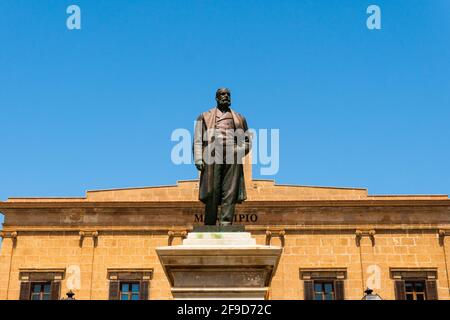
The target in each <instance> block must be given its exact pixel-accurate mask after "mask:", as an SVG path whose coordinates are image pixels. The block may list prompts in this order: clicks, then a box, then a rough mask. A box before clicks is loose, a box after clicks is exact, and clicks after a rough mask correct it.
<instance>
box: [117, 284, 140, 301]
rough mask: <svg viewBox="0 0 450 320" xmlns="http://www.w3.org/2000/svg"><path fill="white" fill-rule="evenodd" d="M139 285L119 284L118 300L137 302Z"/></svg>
mask: <svg viewBox="0 0 450 320" xmlns="http://www.w3.org/2000/svg"><path fill="white" fill-rule="evenodd" d="M139 292H140V284H139V283H138V282H121V283H120V300H139Z"/></svg>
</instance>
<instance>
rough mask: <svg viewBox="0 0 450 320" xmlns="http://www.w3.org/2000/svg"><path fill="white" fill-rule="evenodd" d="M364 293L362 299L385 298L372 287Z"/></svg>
mask: <svg viewBox="0 0 450 320" xmlns="http://www.w3.org/2000/svg"><path fill="white" fill-rule="evenodd" d="M364 293H365V295H364V297H363V298H362V300H383V299H381V297H380V296H379V295H378V294H377V293H375V294H373V290H372V289H370V288H367V289H366V291H364Z"/></svg>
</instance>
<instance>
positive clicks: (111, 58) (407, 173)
mask: <svg viewBox="0 0 450 320" xmlns="http://www.w3.org/2000/svg"><path fill="white" fill-rule="evenodd" d="M70 4H77V5H79V6H80V7H81V10H82V30H79V31H69V30H68V29H67V28H66V18H67V16H68V15H67V14H66V8H67V6H69V5H70ZM369 4H377V5H379V6H380V7H381V10H382V30H380V31H370V30H368V29H367V28H366V19H367V16H368V15H367V14H366V8H367V6H368V5H369ZM0 15H1V18H0V40H1V47H0V111H1V115H2V121H1V125H0V139H1V140H0V142H1V144H0V146H1V149H0V150H1V151H0V152H1V156H0V199H1V200H6V199H7V198H8V197H17V196H84V194H85V190H89V189H103V188H119V187H136V186H151V185H164V184H174V183H175V182H176V180H180V179H191V178H195V177H196V174H197V173H196V170H195V168H194V167H193V166H175V165H173V164H172V162H171V161H170V151H171V148H172V147H173V145H174V143H173V142H171V141H170V135H171V132H172V130H173V129H175V128H181V127H186V128H189V129H192V125H193V120H194V119H195V118H196V116H197V115H198V114H199V113H200V112H202V111H204V110H206V109H208V108H210V107H212V106H213V105H214V92H215V90H216V88H217V87H220V86H227V87H230V88H231V89H232V94H233V95H232V98H233V107H234V108H235V109H236V110H237V111H239V112H241V113H243V114H244V115H245V116H246V117H247V119H248V123H249V125H250V126H251V127H253V128H256V129H258V128H279V129H280V139H281V150H280V151H281V158H280V171H279V172H278V174H277V175H276V176H271V177H264V178H273V179H276V181H277V182H278V183H287V184H303V185H320V186H346V187H363V188H368V189H369V193H371V194H424V193H425V194H450V170H449V167H448V165H449V158H450V128H449V123H448V122H449V119H450V77H449V75H450V41H449V39H450V1H448V0H433V1H424V0H404V1H400V0H398V1H381V0H373V1H364V0H358V1H356V0H352V1H350V0H345V1H343V0H333V1H332V0H329V1H315V0H314V1H313V0H310V1H300V0H292V1H287V0H284V1H283V0H280V1H275V0H273V1H268V0H266V1H256V0H246V1H237V0H236V1H232V0H227V1H224V0H202V1H197V0H177V1H175V0H171V1H162V0H159V1H156V0H153V1H144V0H141V1H136V0H135V1H131V0H128V1H110V0H108V1H106V0H96V1H91V0H89V1H82V0H71V1H64V0H53V1H48V0H46V1H44V0H2V1H1V2H0ZM255 176H256V177H258V174H255ZM0 222H1V218H0Z"/></svg>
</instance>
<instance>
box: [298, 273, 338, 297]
mask: <svg viewBox="0 0 450 320" xmlns="http://www.w3.org/2000/svg"><path fill="white" fill-rule="evenodd" d="M346 276H347V272H346V270H345V269H344V268H338V269H300V278H301V279H302V280H303V291H304V298H305V300H344V280H345V278H346Z"/></svg>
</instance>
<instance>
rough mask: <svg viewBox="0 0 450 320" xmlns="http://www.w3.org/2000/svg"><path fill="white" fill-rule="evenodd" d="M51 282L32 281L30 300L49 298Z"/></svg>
mask: <svg viewBox="0 0 450 320" xmlns="http://www.w3.org/2000/svg"><path fill="white" fill-rule="evenodd" d="M51 286H52V283H51V282H33V283H32V284H31V300H50V294H51V290H50V289H51Z"/></svg>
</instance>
